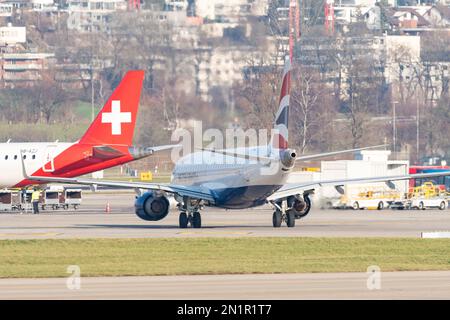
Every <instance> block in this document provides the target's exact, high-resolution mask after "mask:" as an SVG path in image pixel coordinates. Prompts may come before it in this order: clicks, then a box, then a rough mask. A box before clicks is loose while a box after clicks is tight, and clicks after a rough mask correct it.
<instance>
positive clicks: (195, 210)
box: [178, 197, 202, 229]
mask: <svg viewBox="0 0 450 320" xmlns="http://www.w3.org/2000/svg"><path fill="white" fill-rule="evenodd" d="M200 202H201V201H199V200H195V199H191V198H188V197H183V202H182V203H179V204H178V208H179V209H180V218H179V225H180V228H181V229H186V228H187V227H188V226H189V225H191V227H192V228H194V229H199V228H201V227H202V216H201V214H200V209H201V205H200Z"/></svg>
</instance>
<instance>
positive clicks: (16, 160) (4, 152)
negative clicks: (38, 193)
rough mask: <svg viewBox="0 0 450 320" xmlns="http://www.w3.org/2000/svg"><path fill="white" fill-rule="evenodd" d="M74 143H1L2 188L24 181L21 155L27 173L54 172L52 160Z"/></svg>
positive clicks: (0, 170) (0, 181)
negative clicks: (41, 170)
mask: <svg viewBox="0 0 450 320" xmlns="http://www.w3.org/2000/svg"><path fill="white" fill-rule="evenodd" d="M72 144H73V143H57V142H44V143H34V142H33V143H31V142H30V143H0V172H1V173H2V174H1V175H0V188H11V187H14V186H16V185H18V184H19V183H20V182H21V181H23V180H24V176H23V171H22V161H21V160H20V156H21V154H22V155H23V156H24V165H25V168H26V170H27V173H30V174H32V173H33V172H35V171H37V170H39V169H40V168H43V170H44V171H46V172H51V171H52V170H54V167H52V159H53V158H54V157H56V156H57V155H58V154H60V153H61V152H63V151H64V150H66V149H67V148H69V147H70V146H71V145H72Z"/></svg>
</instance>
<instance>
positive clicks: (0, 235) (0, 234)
mask: <svg viewBox="0 0 450 320" xmlns="http://www.w3.org/2000/svg"><path fill="white" fill-rule="evenodd" d="M61 234H62V233H57V232H46V233H0V237H11V236H12V237H17V236H19V237H23V236H26V237H28V236H32V237H55V236H59V235H61Z"/></svg>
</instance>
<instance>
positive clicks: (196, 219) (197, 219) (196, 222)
mask: <svg viewBox="0 0 450 320" xmlns="http://www.w3.org/2000/svg"><path fill="white" fill-rule="evenodd" d="M192 227H194V228H195V229H199V228H201V227H202V216H201V214H200V212H194V215H193V217H192Z"/></svg>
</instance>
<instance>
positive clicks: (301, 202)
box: [271, 194, 311, 228]
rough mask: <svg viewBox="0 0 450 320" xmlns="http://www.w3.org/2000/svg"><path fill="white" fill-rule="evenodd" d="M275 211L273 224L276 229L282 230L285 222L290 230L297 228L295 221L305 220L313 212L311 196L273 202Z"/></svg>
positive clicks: (306, 195)
mask: <svg viewBox="0 0 450 320" xmlns="http://www.w3.org/2000/svg"><path fill="white" fill-rule="evenodd" d="M271 204H272V205H273V206H274V208H275V211H274V213H273V215H272V224H273V227H274V228H280V227H281V225H282V224H283V222H285V223H286V225H287V227H288V228H293V227H295V220H296V219H301V218H304V217H305V216H306V215H308V213H309V211H310V210H311V200H310V199H309V194H305V195H304V196H303V198H302V197H301V196H296V197H289V198H287V199H282V200H280V201H278V202H271Z"/></svg>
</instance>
